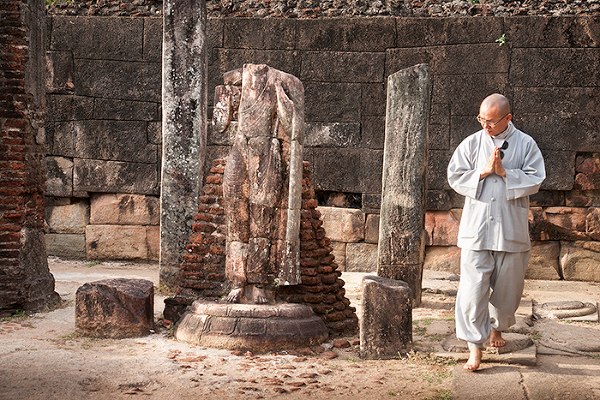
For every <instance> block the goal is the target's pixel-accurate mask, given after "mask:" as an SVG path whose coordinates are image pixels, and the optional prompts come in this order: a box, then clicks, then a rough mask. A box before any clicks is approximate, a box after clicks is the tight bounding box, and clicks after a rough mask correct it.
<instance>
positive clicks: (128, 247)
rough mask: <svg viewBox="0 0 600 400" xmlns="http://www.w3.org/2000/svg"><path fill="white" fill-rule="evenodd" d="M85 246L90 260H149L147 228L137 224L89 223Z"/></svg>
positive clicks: (86, 230)
mask: <svg viewBox="0 0 600 400" xmlns="http://www.w3.org/2000/svg"><path fill="white" fill-rule="evenodd" d="M154 242H155V241H154ZM85 248H86V254H87V258H88V259H90V260H136V259H137V260H147V259H148V240H147V229H146V227H145V226H137V225H88V226H87V227H86V229H85Z"/></svg>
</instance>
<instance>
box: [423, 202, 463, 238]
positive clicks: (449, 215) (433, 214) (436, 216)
mask: <svg viewBox="0 0 600 400" xmlns="http://www.w3.org/2000/svg"><path fill="white" fill-rule="evenodd" d="M461 215H462V210H460V209H455V210H451V211H430V212H427V213H426V214H425V231H426V232H427V245H429V246H456V241H457V239H458V226H459V224H460V216H461Z"/></svg>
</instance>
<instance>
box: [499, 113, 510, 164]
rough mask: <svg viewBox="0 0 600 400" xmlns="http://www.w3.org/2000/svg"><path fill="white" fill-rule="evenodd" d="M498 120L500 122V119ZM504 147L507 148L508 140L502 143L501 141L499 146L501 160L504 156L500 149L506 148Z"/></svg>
mask: <svg viewBox="0 0 600 400" xmlns="http://www.w3.org/2000/svg"><path fill="white" fill-rule="evenodd" d="M507 115H508V114H507ZM505 117H506V115H505ZM498 122H500V121H498ZM498 122H496V123H498ZM506 149H508V142H507V141H504V143H502V146H500V159H501V160H502V159H503V158H504V152H503V151H502V150H506Z"/></svg>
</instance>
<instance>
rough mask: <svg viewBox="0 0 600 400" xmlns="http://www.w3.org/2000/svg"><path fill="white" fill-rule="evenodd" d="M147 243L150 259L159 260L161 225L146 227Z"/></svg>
mask: <svg viewBox="0 0 600 400" xmlns="http://www.w3.org/2000/svg"><path fill="white" fill-rule="evenodd" d="M146 245H147V246H148V260H150V261H158V260H159V257H160V226H147V227H146Z"/></svg>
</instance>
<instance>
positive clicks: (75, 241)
mask: <svg viewBox="0 0 600 400" xmlns="http://www.w3.org/2000/svg"><path fill="white" fill-rule="evenodd" d="M45 239H46V249H47V252H48V255H49V256H57V257H63V258H76V259H85V258H86V254H85V235H84V234H80V235H78V234H73V233H67V234H57V233H47V234H46V235H45Z"/></svg>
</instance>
